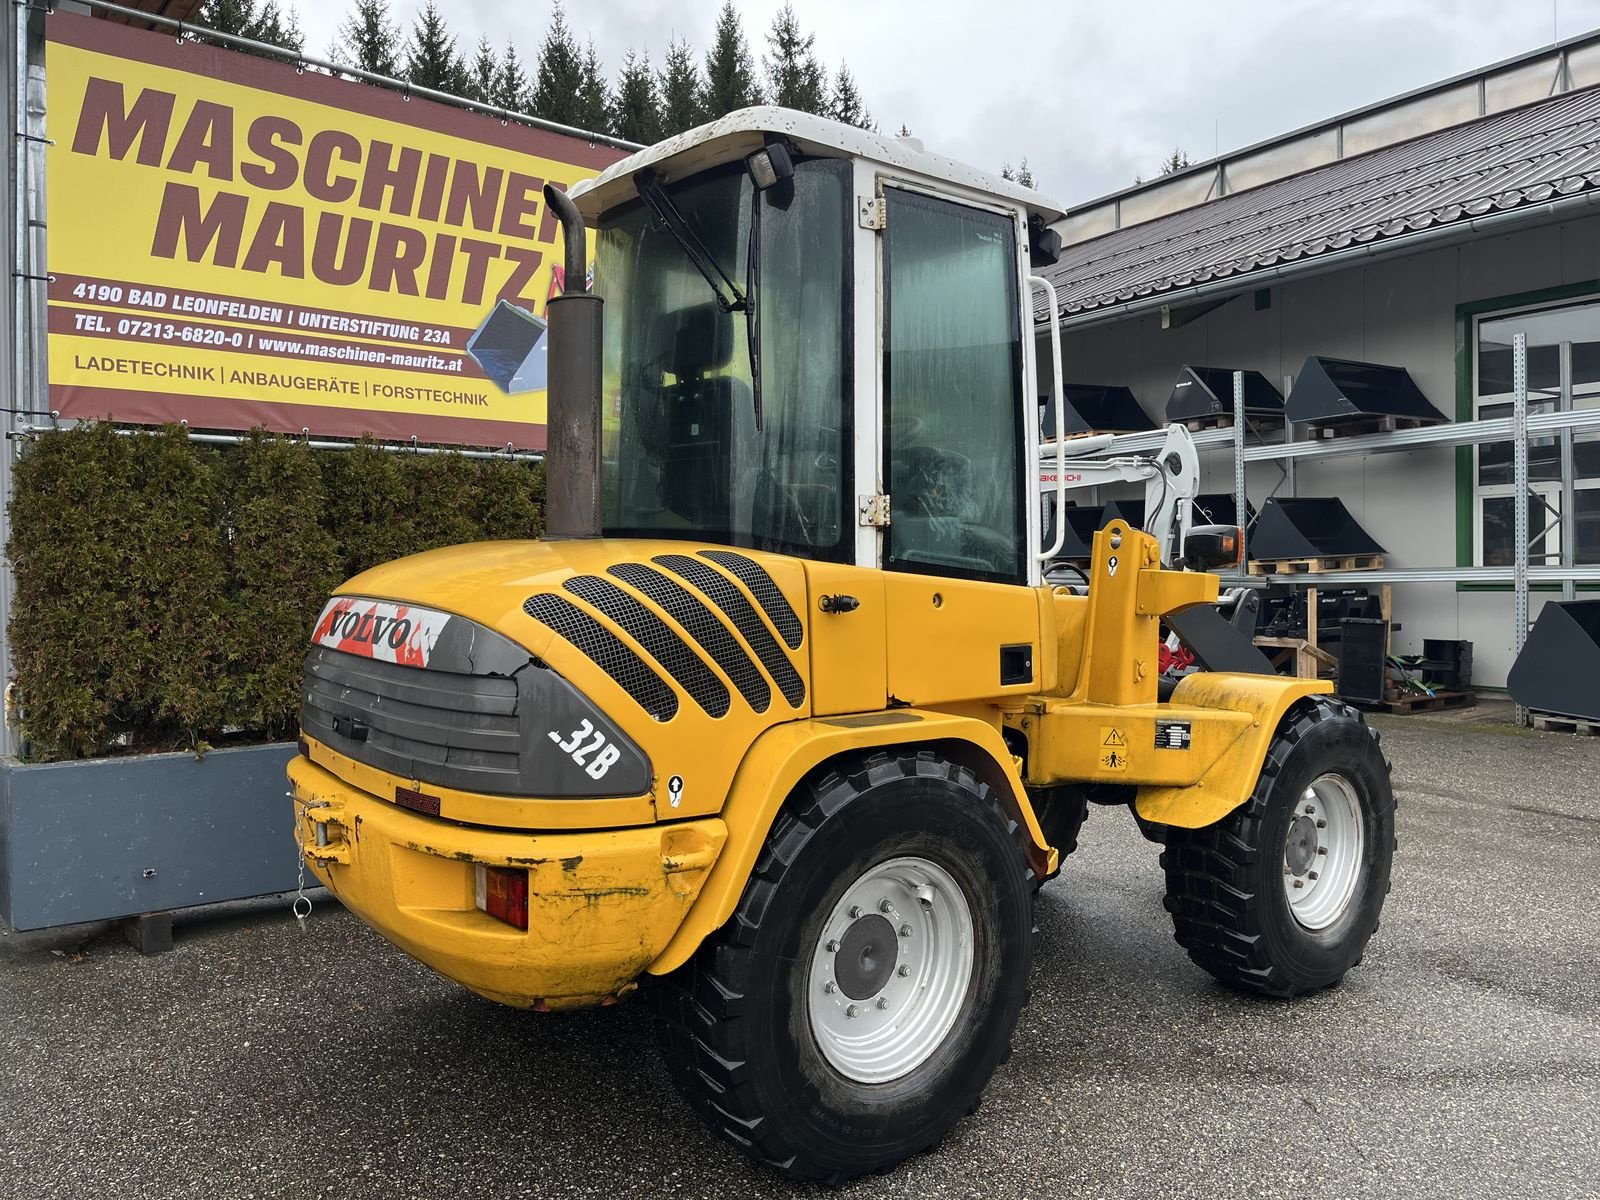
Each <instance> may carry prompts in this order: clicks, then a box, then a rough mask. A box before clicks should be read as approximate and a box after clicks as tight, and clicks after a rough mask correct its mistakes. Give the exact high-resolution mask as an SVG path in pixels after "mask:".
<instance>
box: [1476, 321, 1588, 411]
mask: <svg viewBox="0 0 1600 1200" xmlns="http://www.w3.org/2000/svg"><path fill="white" fill-rule="evenodd" d="M1517 333H1525V334H1527V335H1528V389H1529V390H1530V391H1547V392H1554V393H1559V392H1560V390H1561V350H1560V347H1561V343H1562V342H1571V343H1572V368H1573V370H1572V373H1573V378H1574V380H1584V381H1587V380H1593V379H1600V304H1596V303H1594V302H1592V301H1591V302H1589V303H1587V304H1568V305H1565V306H1563V307H1561V308H1541V309H1536V310H1534V311H1532V312H1520V313H1508V314H1506V315H1505V316H1503V317H1495V318H1494V319H1492V320H1485V321H1480V322H1479V323H1478V381H1479V382H1478V394H1479V395H1480V396H1489V395H1494V394H1496V393H1499V392H1509V391H1511V337H1512V335H1513V334H1517Z"/></svg>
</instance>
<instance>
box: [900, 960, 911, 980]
mask: <svg viewBox="0 0 1600 1200" xmlns="http://www.w3.org/2000/svg"><path fill="white" fill-rule="evenodd" d="M897 974H899V976H900V978H901V979H904V978H905V977H906V976H908V975H910V974H911V968H910V967H908V966H906V965H905V963H901V964H900V970H899V971H898V972H897Z"/></svg>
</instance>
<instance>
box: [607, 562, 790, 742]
mask: <svg viewBox="0 0 1600 1200" xmlns="http://www.w3.org/2000/svg"><path fill="white" fill-rule="evenodd" d="M606 569H607V571H608V572H609V573H610V574H611V575H614V576H615V577H616V578H618V579H620V580H622V582H623V583H626V584H627V585H628V586H629V587H631V588H634V589H635V590H636V591H638V592H640V593H642V594H643V595H645V596H646V597H648V598H649V599H650V600H651V601H652V602H653V603H655V604H657V605H659V606H660V607H661V608H662V609H663V610H665V611H666V612H667V614H668V615H670V616H671V617H672V619H673V620H674V621H676V622H677V623H678V624H679V625H682V626H683V627H684V628H685V629H687V630H688V631H689V636H690V637H692V638H694V640H695V641H697V642H699V643H700V648H701V649H702V650H704V651H705V652H706V653H707V654H709V655H710V656H711V659H712V661H713V662H715V663H716V664H717V666H719V667H721V668H722V672H723V674H725V675H726V676H727V677H728V678H729V679H731V680H733V686H734V687H736V688H738V689H739V694H740V695H741V696H743V697H744V700H745V703H746V704H748V705H749V706H750V707H751V708H753V709H754V710H755V711H756V712H758V713H762V712H766V711H767V707H768V706H769V705H770V704H771V703H772V689H771V688H770V687H768V686H767V681H766V679H765V678H764V677H763V676H762V674H761V669H760V668H759V667H757V666H756V664H755V663H754V662H752V661H751V660H750V656H749V655H748V654H746V653H745V652H744V648H743V647H742V646H740V645H739V643H738V642H736V641H734V639H733V635H732V634H730V633H729V632H728V630H727V628H726V627H725V626H724V625H723V624H722V622H721V621H719V620H717V618H716V617H715V616H713V615H712V613H711V610H710V609H708V608H707V607H706V606H705V605H704V604H702V603H700V601H698V600H696V599H695V598H694V597H693V596H692V595H690V594H689V593H688V592H687V591H685V590H684V589H683V588H682V587H680V586H679V585H678V584H676V583H674V582H673V581H672V580H670V579H668V578H667V577H666V576H665V575H663V574H662V573H661V572H660V571H657V570H655V569H654V568H652V567H647V566H645V565H644V564H643V563H617V564H616V565H615V566H612V567H608V568H606Z"/></svg>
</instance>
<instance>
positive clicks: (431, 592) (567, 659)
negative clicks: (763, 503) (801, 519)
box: [336, 539, 811, 817]
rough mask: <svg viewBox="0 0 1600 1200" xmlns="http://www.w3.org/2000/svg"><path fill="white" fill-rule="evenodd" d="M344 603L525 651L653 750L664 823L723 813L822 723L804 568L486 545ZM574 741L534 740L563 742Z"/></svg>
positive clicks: (378, 581) (751, 556)
mask: <svg viewBox="0 0 1600 1200" xmlns="http://www.w3.org/2000/svg"><path fill="white" fill-rule="evenodd" d="M336 594H337V595H340V596H359V597H365V598H368V599H372V600H379V601H387V602H390V603H393V604H398V605H416V606H419V607H421V608H425V609H430V610H434V611H436V612H439V613H445V614H451V615H453V616H458V617H462V618H465V619H466V620H468V621H471V622H473V623H475V624H476V625H479V626H482V627H483V628H484V629H487V630H490V631H492V632H493V633H495V634H498V635H499V636H500V637H503V638H505V639H506V640H507V641H508V642H510V643H514V644H515V646H517V647H521V648H523V649H525V650H526V651H527V653H528V654H529V655H531V656H532V657H533V658H535V659H537V660H538V663H539V665H540V666H541V667H548V668H549V669H550V670H552V671H554V672H555V673H556V674H558V675H559V676H560V677H561V678H562V679H563V680H565V681H567V682H569V683H570V684H571V685H572V687H573V688H575V689H576V690H577V692H578V693H579V694H581V696H582V697H585V698H586V699H587V700H588V701H591V702H592V703H593V704H594V705H595V706H596V707H597V708H598V709H599V710H600V712H601V713H603V714H604V716H605V718H606V719H607V720H608V721H609V722H611V723H614V724H615V726H616V727H617V729H618V730H619V731H620V732H621V733H624V734H625V735H626V738H627V739H629V740H631V741H632V742H634V743H636V744H637V745H638V746H639V747H640V748H641V749H642V750H643V752H644V755H645V756H646V759H647V761H648V762H649V764H650V765H651V768H652V775H651V779H650V783H649V788H650V794H651V797H652V800H653V803H654V805H655V809H656V813H657V816H658V817H667V816H694V815H701V814H703V813H707V812H715V811H716V810H717V808H718V807H719V805H720V799H721V797H722V796H724V795H725V794H726V792H727V788H728V785H729V783H730V782H731V779H732V775H733V772H734V770H735V769H736V768H737V766H738V763H739V760H740V758H741V757H742V754H743V751H744V750H745V748H747V747H748V746H749V745H750V744H751V743H752V742H753V741H754V740H755V738H756V737H757V736H759V734H760V733H761V732H762V731H763V730H765V729H766V728H768V727H770V726H772V725H774V724H777V723H780V722H783V721H791V720H795V719H798V718H801V717H806V716H809V715H810V710H811V697H810V686H809V684H810V664H809V647H808V646H807V645H806V641H807V632H808V631H807V619H808V606H807V604H806V595H807V580H806V569H805V564H804V563H802V562H801V561H800V560H798V559H793V558H788V557H785V556H782V555H773V554H764V553H761V552H758V551H747V550H733V549H730V548H727V547H723V546H714V545H706V544H704V543H698V542H670V541H657V540H653V539H592V540H572V541H543V542H535V541H516V542H485V543H478V544H473V545H465V546H452V547H448V548H446V549H441V550H433V551H428V552H426V553H423V554H416V555H412V556H410V557H408V558H403V559H398V560H396V561H394V562H390V563H385V564H384V565H383V566H380V567H375V568H373V569H372V570H370V571H366V572H363V573H362V574H360V575H358V576H356V577H355V578H353V579H351V580H349V581H348V582H347V583H345V584H344V585H342V586H341V587H340V588H339V589H338V590H337V593H336ZM508 648H509V647H508ZM552 719H554V716H552ZM557 723H558V724H559V722H557ZM577 732H578V731H577V730H569V729H566V728H555V727H553V726H552V727H551V728H549V729H545V728H544V727H543V726H542V725H541V726H540V727H539V728H537V729H532V730H531V731H530V732H528V733H527V734H526V736H528V737H532V738H534V739H536V740H539V741H543V740H544V739H546V738H548V739H549V740H550V741H551V743H552V744H554V745H557V746H561V745H564V744H565V743H567V742H569V741H571V739H572V737H573V735H575V734H576V733H577ZM580 753H581V751H580Z"/></svg>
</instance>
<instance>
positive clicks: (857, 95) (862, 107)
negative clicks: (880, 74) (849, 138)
mask: <svg viewBox="0 0 1600 1200" xmlns="http://www.w3.org/2000/svg"><path fill="white" fill-rule="evenodd" d="M833 119H834V120H835V121H843V122H844V123H845V124H846V125H854V126H855V127H856V128H857V129H873V130H876V129H877V128H878V123H877V122H876V121H874V120H873V119H872V114H871V113H869V112H868V111H867V106H866V102H865V101H863V100H862V98H861V91H860V89H859V88H857V87H856V81H855V76H853V75H851V74H850V68H849V67H847V66H845V65H844V64H843V63H840V64H839V73H838V74H837V75H835V76H834V77H833ZM907 136H909V134H907Z"/></svg>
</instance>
